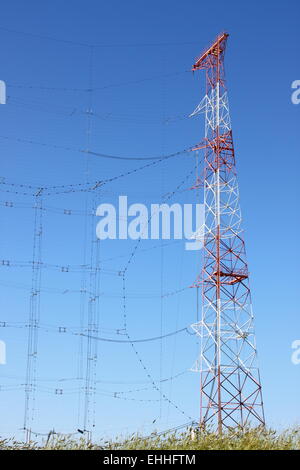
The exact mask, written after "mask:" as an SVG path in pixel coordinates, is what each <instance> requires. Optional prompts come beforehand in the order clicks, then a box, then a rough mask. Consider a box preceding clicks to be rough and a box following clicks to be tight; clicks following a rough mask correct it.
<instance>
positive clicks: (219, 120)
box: [191, 33, 265, 433]
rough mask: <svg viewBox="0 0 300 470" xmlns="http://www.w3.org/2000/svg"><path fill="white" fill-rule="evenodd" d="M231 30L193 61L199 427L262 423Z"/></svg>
mask: <svg viewBox="0 0 300 470" xmlns="http://www.w3.org/2000/svg"><path fill="white" fill-rule="evenodd" d="M227 38H228V34H226V33H222V34H220V35H219V36H218V37H217V39H216V41H215V42H214V43H213V44H212V45H211V47H209V48H208V49H207V50H206V51H205V52H204V53H203V54H202V55H201V57H200V58H198V59H197V60H196V62H195V64H194V65H193V68H192V70H193V71H196V70H205V71H206V95H205V97H204V98H203V99H202V101H201V102H200V104H199V105H198V106H197V108H196V109H195V111H194V112H193V113H192V114H191V116H195V115H197V114H199V113H204V115H205V138H204V141H203V142H202V143H201V144H199V145H198V146H197V147H196V148H195V149H200V148H202V149H204V152H205V157H204V178H203V185H204V205H205V222H204V231H203V236H204V246H203V248H204V263H203V269H202V274H201V275H200V276H199V278H198V279H197V281H196V283H195V286H196V287H197V288H200V287H201V288H202V296H203V304H202V317H201V320H200V321H199V322H198V323H196V324H194V325H193V328H194V330H195V331H196V333H197V334H198V335H199V336H200V338H201V352H200V357H199V359H198V361H197V362H196V364H195V367H194V369H193V370H195V371H198V372H200V377H201V385H200V387H201V391H200V393H201V398H200V426H201V427H204V426H207V425H212V426H213V427H216V428H217V430H218V432H219V433H221V432H222V430H223V429H225V428H229V427H235V426H241V427H242V428H245V427H246V426H248V425H251V426H257V425H264V423H265V420H264V410H263V401H262V392H261V382H260V376H259V369H258V367H257V352H256V344H255V333H254V326H253V313H252V307H251V297H250V288H249V272H248V266H247V261H246V253H245V243H244V239H243V231H242V219H241V211H240V204H239V191H238V182H237V174H236V167H235V152H234V147H233V139H232V130H231V124H230V115H229V106H228V98H227V90H226V84H225V75H224V52H225V47H226V42H227Z"/></svg>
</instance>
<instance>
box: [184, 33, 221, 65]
mask: <svg viewBox="0 0 300 470" xmlns="http://www.w3.org/2000/svg"><path fill="white" fill-rule="evenodd" d="M228 36H229V34H228V33H225V32H224V33H220V34H219V35H218V37H217V38H216V40H215V41H214V42H213V44H212V45H211V46H210V47H209V48H208V49H206V50H205V51H204V52H203V53H202V55H201V56H200V57H198V58H197V59H196V62H195V63H194V65H193V67H192V71H195V70H202V69H206V68H209V67H211V66H212V65H213V64H214V61H212V60H211V58H212V57H213V58H215V57H217V56H219V55H220V54H221V53H222V52H224V51H225V47H226V42H227V38H228Z"/></svg>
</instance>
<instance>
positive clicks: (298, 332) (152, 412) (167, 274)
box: [0, 0, 300, 437]
mask: <svg viewBox="0 0 300 470" xmlns="http://www.w3.org/2000/svg"><path fill="white" fill-rule="evenodd" d="M299 14H300V7H299V2H297V1H285V2H282V1H281V2H272V1H264V2H261V1H252V2H248V3H241V2H238V1H227V2H225V3H224V2H223V1H219V0H217V1H216V2H214V4H213V5H212V4H209V3H208V2H204V1H202V2H199V1H194V0H191V1H186V2H174V1H170V0H167V1H157V0H153V1H151V2H138V1H128V2H122V1H115V0H112V1H110V2H103V1H101V2H99V1H95V0H94V1H91V0H87V1H85V2H83V1H81V0H80V1H79V0H75V1H72V2H60V1H57V0H54V1H51V2H50V1H46V2H38V1H32V0H28V1H27V2H26V3H25V2H21V1H15V0H12V1H10V2H9V3H5V5H2V8H1V20H0V41H1V72H0V79H2V80H5V81H6V83H7V92H8V103H7V105H6V106H1V107H0V122H1V130H0V152H1V156H2V158H1V171H0V176H2V177H4V178H5V181H6V182H8V183H16V184H22V183H24V184H33V185H36V186H48V185H50V186H52V185H62V184H71V183H80V182H82V181H84V180H85V175H84V172H85V166H86V157H85V155H84V154H83V153H82V152H80V150H82V149H85V148H86V146H87V132H86V131H87V116H86V110H87V109H89V108H92V110H93V112H94V114H95V115H94V116H93V117H92V119H91V133H90V144H89V147H90V149H91V150H92V151H94V152H98V153H100V152H102V153H106V154H112V155H120V156H133V157H141V156H152V155H163V154H169V153H171V152H176V151H177V150H182V149H184V148H187V147H190V146H191V145H193V144H194V143H196V142H198V141H199V140H201V138H202V136H203V132H204V129H203V122H202V120H201V119H199V120H189V119H186V116H187V115H188V114H189V113H190V112H191V111H192V110H193V109H194V108H195V107H196V105H197V104H198V102H199V101H200V99H201V98H202V96H203V94H204V88H203V79H201V78H200V77H199V76H198V75H197V76H196V75H195V76H193V75H192V74H191V73H190V72H188V71H189V70H190V67H191V65H192V63H193V60H194V58H195V57H196V56H197V55H198V54H199V53H200V52H201V51H202V50H203V49H204V48H205V47H206V46H207V45H208V44H209V43H210V42H211V41H212V40H213V39H214V37H215V36H216V35H217V34H218V33H219V32H220V31H223V30H226V31H228V32H229V34H230V38H229V41H228V48H227V53H226V74H227V81H228V88H229V99H230V108H231V118H232V126H233V135H234V139H235V148H236V154H237V164H238V173H239V183H240V192H241V205H242V213H243V216H244V226H245V229H246V243H247V253H248V261H249V266H250V272H251V286H252V291H253V292H252V294H253V306H254V314H255V318H256V332H257V344H258V351H259V360H260V368H261V375H262V383H263V392H264V400H265V407H266V417H267V421H268V423H269V424H270V425H271V426H276V427H278V428H279V427H282V426H288V425H294V424H297V423H298V424H299V422H300V407H299V398H298V397H299V386H300V380H299V377H300V365H298V366H296V365H293V364H292V362H291V354H292V349H291V343H292V341H294V340H295V339H300V320H299V306H298V291H299V288H298V279H299V250H298V240H299V209H298V201H299V176H298V175H299V165H300V164H299V156H300V155H299V122H300V105H298V106H296V105H293V104H292V103H291V98H290V97H291V83H292V81H294V80H296V79H300V66H299V64H300V43H299V21H300V20H299ZM91 45H93V46H95V47H93V62H92V66H90V52H91V47H90V46H91ZM202 78H203V77H202ZM88 88H92V89H93V91H92V92H87V91H86V89H88ZM28 141H31V142H33V143H30V142H28ZM38 143H41V144H46V145H39V144H38ZM66 148H68V149H69V150H67V149H66ZM139 164H140V162H135V161H123V160H122V161H117V160H116V161H114V160H108V159H103V158H100V157H91V158H90V159H89V166H90V170H89V179H90V180H92V181H95V180H99V179H103V177H104V178H106V177H112V176H114V175H117V174H121V173H122V172H124V171H128V170H130V169H134V168H136V167H137V166H139ZM192 167H193V161H191V159H189V158H187V157H186V156H181V157H176V158H174V159H171V160H169V161H168V162H166V163H164V164H162V165H158V166H154V167H153V168H150V169H148V170H144V171H141V172H139V173H136V174H134V175H133V176H130V177H127V178H123V179H120V180H118V181H116V182H114V183H112V184H111V185H107V186H106V187H105V188H104V189H103V191H102V192H99V194H98V196H97V199H96V201H95V202H96V203H100V202H114V201H115V200H116V198H117V196H118V195H119V194H126V195H128V198H129V200H130V202H143V203H150V202H153V203H155V202H157V203H158V202H160V201H161V195H162V194H165V193H166V192H168V191H171V190H173V189H174V188H175V187H176V186H177V185H178V183H179V182H180V181H181V180H182V179H183V178H184V177H185V176H186V175H187V173H188V172H189V171H191V169H192ZM190 183H192V181H190ZM187 186H188V185H186V186H185V187H187ZM12 188H13V187H12V186H2V187H0V189H3V191H5V190H6V189H10V190H12ZM3 191H2V192H1V195H0V199H1V203H3V202H5V201H14V202H15V203H17V207H14V208H11V209H9V208H7V207H3V206H1V209H0V213H1V220H2V230H1V248H0V250H1V252H0V259H9V260H12V261H14V262H15V261H18V262H19V261H29V260H31V259H32V222H33V213H32V210H31V209H30V208H29V207H28V205H29V206H30V205H31V204H32V201H33V200H32V198H31V197H30V196H22V195H20V194H13V193H5V192H3ZM17 191H20V188H17ZM21 192H22V191H21ZM193 197H194V194H193V193H192V192H190V191H188V192H184V193H180V194H178V195H177V196H176V199H173V201H174V202H192V201H193ZM44 204H45V205H46V206H47V207H48V208H51V210H48V211H46V212H45V216H44V227H43V229H44V235H43V249H42V260H43V262H45V263H51V264H53V265H58V266H65V265H68V264H70V265H79V264H82V262H83V246H84V240H83V232H84V230H83V226H84V217H83V216H82V215H80V214H79V215H76V216H72V217H69V218H67V217H66V216H65V215H60V214H59V213H56V211H55V210H53V208H62V209H65V208H67V209H69V208H71V209H76V210H78V211H83V210H84V207H85V194H84V193H82V194H81V193H74V194H73V193H72V194H70V195H69V194H68V195H60V196H54V197H46V198H45V201H44ZM94 222H95V221H91V222H89V228H90V229H91V230H94V226H93V223H94ZM93 233H94V232H93ZM157 244H158V245H159V244H160V242H159V243H156V244H155V243H154V242H150V241H149V242H148V241H147V242H146V241H145V242H143V244H141V246H140V247H139V250H138V252H137V254H136V256H135V258H134V262H133V263H132V265H131V266H130V268H129V270H128V275H127V279H126V280H127V294H128V298H127V301H126V309H127V313H128V329H129V331H130V333H131V335H132V337H134V338H145V337H150V336H156V335H157V334H160V332H161V331H162V332H163V333H166V332H171V331H174V330H176V329H178V328H182V327H185V326H186V325H189V324H191V323H192V322H193V321H195V315H196V314H195V291H194V290H193V289H187V290H185V291H183V292H182V293H180V294H178V295H174V296H171V297H166V298H164V300H163V301H161V299H160V296H161V294H162V293H167V292H172V291H175V290H180V289H182V288H185V287H187V286H189V285H191V284H192V282H193V280H194V279H195V277H196V274H197V266H199V260H198V258H197V254H195V253H193V252H187V251H185V250H184V246H183V244H180V243H179V244H176V243H175V244H174V243H173V244H170V245H169V246H168V247H163V248H162V247H159V248H153V246H155V245H157ZM133 247H134V243H133V242H130V241H120V242H103V243H101V247H100V252H101V254H100V257H101V260H102V266H103V267H104V268H105V270H106V271H107V272H106V271H105V272H103V274H101V279H100V283H101V285H100V291H101V297H100V316H101V327H102V331H101V335H102V336H105V337H107V338H116V337H117V338H119V337H120V336H116V334H115V330H116V329H118V328H122V326H123V311H122V283H121V279H120V277H119V276H117V275H116V273H117V272H118V270H122V269H123V268H124V266H125V265H126V261H127V260H128V258H129V255H130V252H131V250H132V249H133ZM148 248H153V249H149V250H148ZM87 249H89V248H87ZM144 249H145V251H143V250H144ZM111 258H113V259H111ZM0 269H1V270H2V271H1V272H0V294H1V296H0V307H1V320H4V321H7V322H8V323H12V322H20V324H19V326H20V328H13V327H10V328H8V327H7V328H6V329H4V328H3V329H0V339H3V340H5V341H6V343H7V364H6V365H5V366H0V381H1V383H0V385H1V387H3V388H4V389H3V391H2V392H1V401H0V403H1V405H0V409H1V412H0V413H1V421H0V434H1V435H18V436H21V435H22V434H21V433H20V431H19V429H20V428H21V427H22V420H23V408H24V396H23V395H24V392H23V390H22V384H24V373H25V361H26V341H27V339H26V338H27V329H26V328H23V327H21V326H22V325H23V324H24V322H26V321H27V320H28V314H29V290H28V289H29V288H30V285H31V272H30V269H29V268H26V267H25V268H22V267H15V268H13V267H11V268H9V269H8V268H5V267H0ZM110 270H111V271H112V274H109V273H108V271H110ZM80 280H81V274H80V273H76V272H75V273H60V272H58V271H56V270H55V269H44V270H43V274H42V290H43V291H42V295H41V320H40V321H41V324H43V325H44V327H45V328H46V325H57V326H66V327H67V328H70V327H73V328H76V327H78V325H79V315H80V311H79V310H80V309H79V295H78V293H77V292H72V291H76V290H78V289H79V288H80ZM47 289H48V291H47ZM51 289H53V290H52V291H51V292H50V290H51ZM66 289H68V290H69V292H67V293H66V294H62V293H61V292H64V291H65V290H66ZM15 326H16V325H15ZM49 328H50V327H49ZM50 330H51V328H50ZM111 330H114V331H111ZM74 331H75V330H74ZM76 331H77V330H76ZM50 351H51V353H50ZM138 351H139V354H140V355H141V357H142V358H143V361H144V362H145V364H146V365H147V368H149V370H150V371H151V375H152V376H153V377H154V378H155V380H157V381H159V380H160V379H164V378H168V377H171V376H176V375H177V374H179V373H181V372H183V371H185V370H187V369H188V368H189V367H190V366H192V364H193V361H194V360H195V358H196V353H197V344H196V341H195V338H194V337H193V336H190V335H187V334H186V333H182V334H180V335H178V336H175V337H171V338H168V339H165V340H164V341H163V342H162V343H160V342H153V343H146V344H141V345H138ZM37 376H38V378H39V381H38V387H39V388H38V392H37V395H36V396H37V400H36V404H35V408H36V413H37V415H36V420H35V421H34V423H33V425H32V427H33V429H34V430H36V431H39V432H47V431H48V430H49V429H50V428H53V427H54V428H55V429H56V430H57V431H62V432H72V431H74V430H76V429H77V427H78V426H80V420H79V422H78V417H77V410H78V389H79V388H80V387H82V385H83V384H82V383H81V382H80V380H78V337H76V336H74V335H73V336H72V335H70V334H69V335H65V336H59V335H58V334H57V333H53V332H47V331H46V330H45V329H43V330H41V332H40V343H39V355H38V367H37ZM97 377H98V380H99V381H101V382H99V383H98V394H97V404H96V405H97V406H96V428H95V437H98V436H108V435H115V434H118V433H121V432H123V433H126V432H128V431H135V430H140V431H141V432H143V433H147V432H149V431H151V430H153V429H154V428H155V427H156V428H157V429H165V428H168V427H171V426H173V425H178V424H181V423H184V422H185V421H188V418H187V417H186V416H183V415H182V414H180V413H178V412H177V411H176V409H174V408H173V407H172V406H170V405H169V404H168V403H167V402H165V401H164V400H160V396H159V394H158V393H157V391H155V390H153V387H152V386H151V383H146V382H147V380H148V379H147V376H146V375H145V373H144V371H143V368H142V367H141V365H140V364H139V362H138V361H137V358H136V357H135V354H134V352H133V351H132V349H131V348H130V346H128V345H123V344H120V345H117V344H110V343H104V342H103V343H99V359H98V370H97ZM58 379H73V380H64V381H63V382H62V381H60V382H59V381H58ZM124 382H125V383H124ZM162 384H163V385H162V387H161V389H162V392H163V393H165V394H166V395H167V396H168V397H169V398H171V400H173V401H174V402H175V403H176V404H177V405H178V406H179V407H180V408H181V409H183V410H184V411H185V412H186V414H187V415H189V416H192V417H193V418H194V417H195V418H196V417H197V416H198V411H199V410H198V400H199V393H198V392H199V390H198V389H199V380H198V377H197V376H196V374H193V373H191V372H186V373H184V374H182V375H180V376H179V377H177V378H174V380H172V381H166V382H162ZM9 387H12V390H8V389H9ZM57 388H61V389H63V390H64V393H63V395H55V389H57ZM140 388H146V389H147V390H143V391H141V392H140V391H134V392H131V391H130V392H128V391H129V390H136V389H140ZM119 391H123V392H126V393H124V395H122V396H124V397H125V398H126V400H122V399H115V398H113V393H114V392H119ZM131 398H133V399H134V400H131ZM140 399H142V400H144V399H145V400H150V401H149V402H142V401H136V400H140ZM151 400H158V401H151ZM154 420H156V422H155V423H154V424H152V422H153V421H154Z"/></svg>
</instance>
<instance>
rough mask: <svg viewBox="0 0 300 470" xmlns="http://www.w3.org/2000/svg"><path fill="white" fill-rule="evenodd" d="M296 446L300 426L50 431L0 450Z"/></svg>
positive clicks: (1, 446) (5, 441)
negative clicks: (94, 435)
mask: <svg viewBox="0 0 300 470" xmlns="http://www.w3.org/2000/svg"><path fill="white" fill-rule="evenodd" d="M12 449H13V450H30V449H36V450H52V449H55V450H156V449H157V450H276V449H279V450H296V449H298V450H299V449H300V427H298V428H294V429H290V430H287V431H284V432H282V433H277V432H275V431H273V430H271V429H269V430H262V429H249V430H248V431H243V432H242V431H240V430H231V431H227V432H226V433H224V434H223V435H222V436H218V435H217V434H215V433H213V432H203V433H201V434H199V435H195V436H194V439H192V438H191V433H190V432H184V433H173V434H168V435H164V436H162V435H157V434H152V435H151V436H148V437H142V436H139V435H132V436H130V437H128V438H125V439H124V438H123V439H122V438H121V439H116V440H115V441H105V442H103V441H102V442H99V443H97V442H95V443H88V442H86V440H85V439H83V438H82V439H78V440H74V439H71V438H70V437H68V436H60V435H53V436H51V437H50V439H49V440H48V442H47V441H45V442H44V443H36V442H31V443H30V444H24V443H22V442H17V441H15V440H13V439H2V440H1V439H0V450H12Z"/></svg>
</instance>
